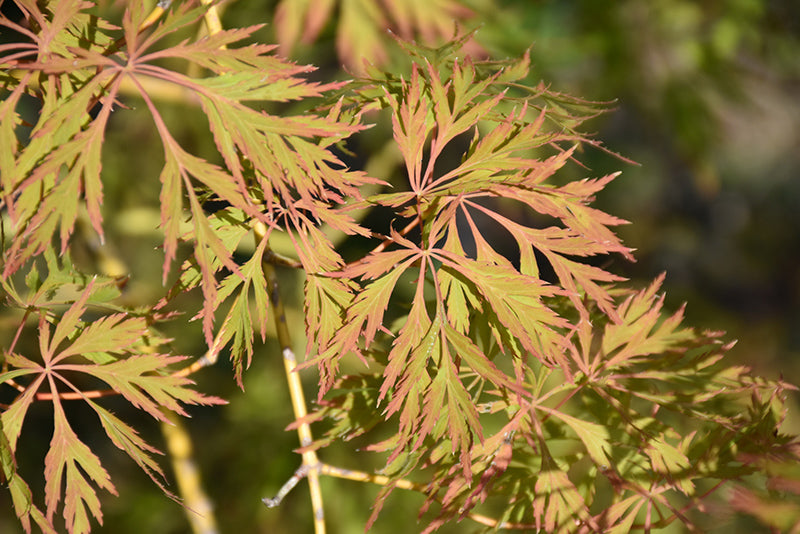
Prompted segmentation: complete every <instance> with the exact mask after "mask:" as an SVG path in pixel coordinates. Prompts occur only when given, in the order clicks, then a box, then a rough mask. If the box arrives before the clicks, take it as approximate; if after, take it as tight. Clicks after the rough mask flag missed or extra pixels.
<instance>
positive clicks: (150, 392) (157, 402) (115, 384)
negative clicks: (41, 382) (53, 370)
mask: <svg viewBox="0 0 800 534" xmlns="http://www.w3.org/2000/svg"><path fill="white" fill-rule="evenodd" d="M183 359H184V358H183V357H181V356H164V355H159V354H142V355H134V356H129V357H128V358H126V359H123V360H117V361H115V362H111V363H107V364H104V365H94V364H92V365H80V364H62V365H59V366H58V368H59V369H60V370H70V371H79V372H83V373H86V374H89V375H92V376H94V377H96V378H99V379H100V380H102V381H104V382H105V383H106V384H108V385H109V386H111V388H112V389H114V390H116V391H117V392H118V393H120V394H121V395H122V396H123V397H125V399H126V400H127V401H128V402H130V403H131V404H133V405H134V406H135V407H137V408H139V409H141V410H144V411H146V412H147V413H149V414H150V415H152V416H153V417H155V418H156V419H158V420H159V421H166V418H165V416H164V414H163V413H162V412H161V408H167V409H169V410H172V411H174V412H177V413H179V414H181V415H185V413H186V412H185V411H184V410H183V408H182V407H181V405H180V403H188V404H220V403H222V402H223V401H221V400H220V399H217V398H215V397H208V396H205V395H202V394H200V393H197V392H195V391H193V390H191V389H188V388H187V387H186V386H187V385H189V384H191V383H192V382H191V381H190V380H188V379H186V378H181V377H176V376H172V375H168V374H163V370H164V368H165V367H167V366H169V365H172V364H174V363H177V362H179V361H182V360H183Z"/></svg>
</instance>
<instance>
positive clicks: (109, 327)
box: [0, 280, 223, 533]
mask: <svg viewBox="0 0 800 534" xmlns="http://www.w3.org/2000/svg"><path fill="white" fill-rule="evenodd" d="M37 285H38V284H33V286H34V287H36V286H37ZM45 285H46V284H42V286H45ZM97 288H98V289H101V290H102V285H101V284H98V285H97ZM38 289H41V288H38ZM95 290H96V286H95V280H91V281H90V282H89V283H88V284H87V286H86V288H85V289H84V290H83V292H82V293H81V294H80V295H79V297H78V298H77V299H76V300H75V301H74V302H73V303H72V304H71V305H70V306H69V308H68V309H67V310H66V311H64V312H63V313H61V314H59V315H57V316H54V315H53V314H52V312H50V311H48V308H47V307H44V308H42V309H41V311H38V312H37V313H38V314H39V326H38V332H39V349H40V358H41V363H40V362H39V361H37V360H38V358H29V357H27V356H24V355H22V354H18V353H16V352H8V353H6V355H5V364H6V366H7V368H8V369H9V370H7V371H5V372H3V373H0V383H5V382H9V381H12V380H19V379H20V378H26V377H27V378H28V379H29V382H28V384H27V386H25V388H24V390H23V392H22V394H21V395H19V396H18V397H17V398H16V399H15V400H14V402H12V403H11V405H10V406H8V408H7V409H5V410H3V412H2V414H1V416H0V421H2V425H3V439H4V446H3V450H4V451H8V452H10V453H12V454H13V452H14V451H15V450H16V448H17V444H18V439H19V437H20V434H21V431H22V423H23V421H24V419H25V416H26V414H27V411H28V409H29V407H30V406H31V404H32V403H33V402H34V401H36V400H37V399H47V398H49V399H50V400H51V401H52V403H53V407H54V412H53V437H52V440H51V445H50V450H49V452H48V454H47V456H46V458H45V470H44V476H45V507H46V521H47V523H48V524H49V523H50V522H51V521H52V519H53V517H54V515H55V513H56V511H57V509H58V506H59V503H60V502H61V500H62V499H63V501H64V505H63V506H64V507H63V517H64V519H65V521H66V525H67V530H68V531H69V532H70V533H84V532H89V530H90V518H91V517H94V518H95V519H96V520H97V521H98V522H100V523H102V512H101V510H100V502H99V499H98V497H97V493H96V490H95V488H101V489H105V490H106V491H108V492H110V493H112V494H116V489H115V487H114V485H113V484H112V482H111V478H110V476H109V475H108V473H107V472H106V471H105V469H104V468H103V467H102V465H101V463H100V459H99V458H98V457H97V456H96V455H95V454H94V453H93V452H92V451H91V450H90V449H89V447H88V446H87V445H86V444H85V443H83V441H81V440H80V438H79V437H78V436H77V434H76V433H75V431H74V430H73V429H72V427H71V425H70V424H69V422H68V420H67V416H66V413H65V411H64V408H63V406H62V396H64V398H67V397H68V398H76V399H83V400H84V401H86V402H87V403H88V405H89V406H90V407H91V408H92V409H93V410H94V412H95V413H96V414H97V415H98V418H99V420H100V422H101V425H102V427H103V429H104V430H105V431H106V434H107V435H108V436H109V438H110V439H111V441H112V442H113V443H114V444H115V445H116V446H117V447H119V448H120V449H122V450H124V451H125V452H126V453H127V454H128V455H129V456H130V457H131V458H132V459H133V460H134V461H135V462H136V463H137V464H138V465H139V466H140V467H141V468H142V469H143V470H144V471H145V472H146V473H147V474H148V475H149V476H150V477H151V478H152V479H153V480H154V481H155V482H156V483H157V484H159V486H161V487H162V489H163V485H162V483H161V482H160V481H159V479H158V478H157V477H159V476H161V470H160V468H159V467H158V465H157V464H156V463H155V462H154V460H153V459H152V457H151V456H150V455H151V454H152V453H158V451H157V450H156V449H155V448H153V447H152V446H150V445H148V444H147V443H146V442H144V441H143V440H142V439H141V438H140V437H138V435H137V434H136V432H135V430H133V428H131V427H130V426H129V425H127V424H126V423H124V422H122V421H121V420H120V419H118V418H117V417H115V416H114V415H112V414H111V413H110V412H109V411H108V410H106V409H104V408H102V407H101V406H100V405H99V404H98V403H97V402H95V401H93V400H91V396H92V395H93V393H92V392H87V391H83V390H82V389H81V388H80V386H79V384H80V378H79V377H80V376H81V375H83V376H91V377H94V378H96V379H99V380H101V381H103V382H105V383H106V384H107V385H108V386H109V387H110V388H111V390H112V391H114V392H115V393H117V394H120V395H121V396H122V397H123V398H125V399H126V400H128V401H129V402H130V403H131V404H132V405H133V406H134V407H136V408H138V409H141V410H143V411H145V412H147V413H149V414H150V415H152V416H153V417H154V418H156V419H158V420H161V421H166V420H167V419H166V417H165V415H164V414H163V412H162V411H161V410H162V409H169V410H172V411H175V412H177V413H181V414H185V411H184V409H183V407H182V404H207V405H208V404H220V403H222V402H223V401H221V400H220V399H217V398H215V397H210V396H205V395H202V394H200V393H197V392H195V391H193V390H191V389H190V388H189V387H188V386H189V385H190V384H191V382H190V381H189V380H188V379H186V378H180V377H175V376H172V375H170V374H167V373H165V367H168V366H170V365H172V364H174V363H177V362H178V361H181V360H183V358H182V357H179V356H167V355H160V354H138V353H137V349H138V347H139V346H140V344H141V340H142V339H143V338H146V337H147V336H148V326H147V324H146V321H145V319H144V318H142V317H137V316H130V315H126V314H122V313H117V314H112V315H107V316H103V317H100V318H99V319H97V320H95V321H93V322H90V323H87V322H85V321H84V320H83V319H82V317H83V316H84V314H86V313H87V310H88V306H89V302H90V301H91V300H92V297H93V294H94V292H95ZM40 304H41V302H40ZM53 326H54V327H53ZM64 386H66V391H65V390H64ZM43 387H44V388H46V389H47V390H48V391H44V392H42V391H40V390H41V389H42V388H43ZM13 476H14V475H13V472H12V478H13ZM64 481H66V486H65V485H64ZM13 488H14V489H13V494H14V495H15V500H16V501H17V502H18V503H19V507H18V508H17V509H18V514H21V512H20V510H25V509H26V508H24V507H23V506H22V504H21V502H22V501H20V499H23V498H25V497H24V495H25V494H26V493H25V490H24V488H25V486H24V485H23V483H21V482H19V481H17V482H14V485H13ZM28 509H29V510H30V512H26V513H28V514H30V515H32V516H33V518H34V520H36V521H37V523H39V522H40V518H38V516H37V515H35V514H36V513H37V512H36V510H35V508H30V507H28ZM20 517H22V515H20ZM26 521H27V520H26ZM25 524H27V523H25Z"/></svg>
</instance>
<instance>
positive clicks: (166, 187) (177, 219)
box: [159, 150, 184, 283]
mask: <svg viewBox="0 0 800 534" xmlns="http://www.w3.org/2000/svg"><path fill="white" fill-rule="evenodd" d="M164 155H165V158H166V161H165V162H164V167H163V169H162V170H161V176H160V177H159V179H160V180H161V194H160V195H159V205H160V206H161V228H162V230H163V231H164V265H163V267H162V273H163V274H162V278H163V280H162V282H163V283H166V281H167V275H168V274H169V268H170V266H171V265H172V262H173V261H174V260H175V254H176V252H177V249H178V237H179V235H180V224H181V220H182V219H183V217H184V214H183V205H182V199H183V194H182V192H181V182H182V180H181V175H180V166H179V164H178V159H177V158H176V157H175V154H173V153H172V151H169V150H167V151H165V153H164Z"/></svg>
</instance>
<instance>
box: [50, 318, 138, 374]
mask: <svg viewBox="0 0 800 534" xmlns="http://www.w3.org/2000/svg"><path fill="white" fill-rule="evenodd" d="M146 333H147V323H146V321H145V319H144V318H143V317H130V318H129V317H126V316H125V315H124V314H121V313H118V314H114V315H108V316H105V317H102V318H100V319H98V320H97V321H94V322H92V323H90V324H89V325H88V326H87V327H86V328H84V329H83V330H82V331H81V332H80V334H78V336H77V337H76V338H75V339H74V340H73V341H72V343H70V345H69V346H68V347H66V348H65V349H64V350H62V351H61V352H59V353H58V354H57V355H56V356H55V358H53V361H52V363H55V362H58V361H61V360H63V359H64V358H68V357H69V356H73V355H83V356H85V357H86V358H88V359H93V355H92V354H91V353H95V352H102V353H112V354H113V353H117V354H118V353H121V352H123V351H125V350H126V349H128V348H130V347H131V346H132V345H133V344H134V343H136V342H138V341H140V340H141V339H142V338H143V337H144V336H145V335H146Z"/></svg>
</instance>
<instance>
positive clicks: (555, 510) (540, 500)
mask: <svg viewBox="0 0 800 534" xmlns="http://www.w3.org/2000/svg"><path fill="white" fill-rule="evenodd" d="M548 463H552V460H551V461H550V462H548ZM534 491H535V494H536V497H535V499H534V503H533V514H534V516H535V517H536V523H537V528H538V524H539V522H540V521H541V519H544V522H543V523H542V527H543V528H544V531H545V532H553V533H556V532H559V533H561V532H563V533H567V532H572V531H573V528H574V526H575V521H576V520H577V519H584V520H585V519H589V518H590V516H589V510H588V508H587V506H586V502H585V501H584V499H583V497H582V496H581V494H580V492H579V491H578V490H577V488H576V487H575V485H574V484H573V483H572V481H570V479H569V477H567V473H565V472H564V471H560V470H558V469H556V468H555V466H552V468H544V469H543V470H542V471H541V472H540V473H539V476H538V477H537V478H536V484H535V485H534Z"/></svg>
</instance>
